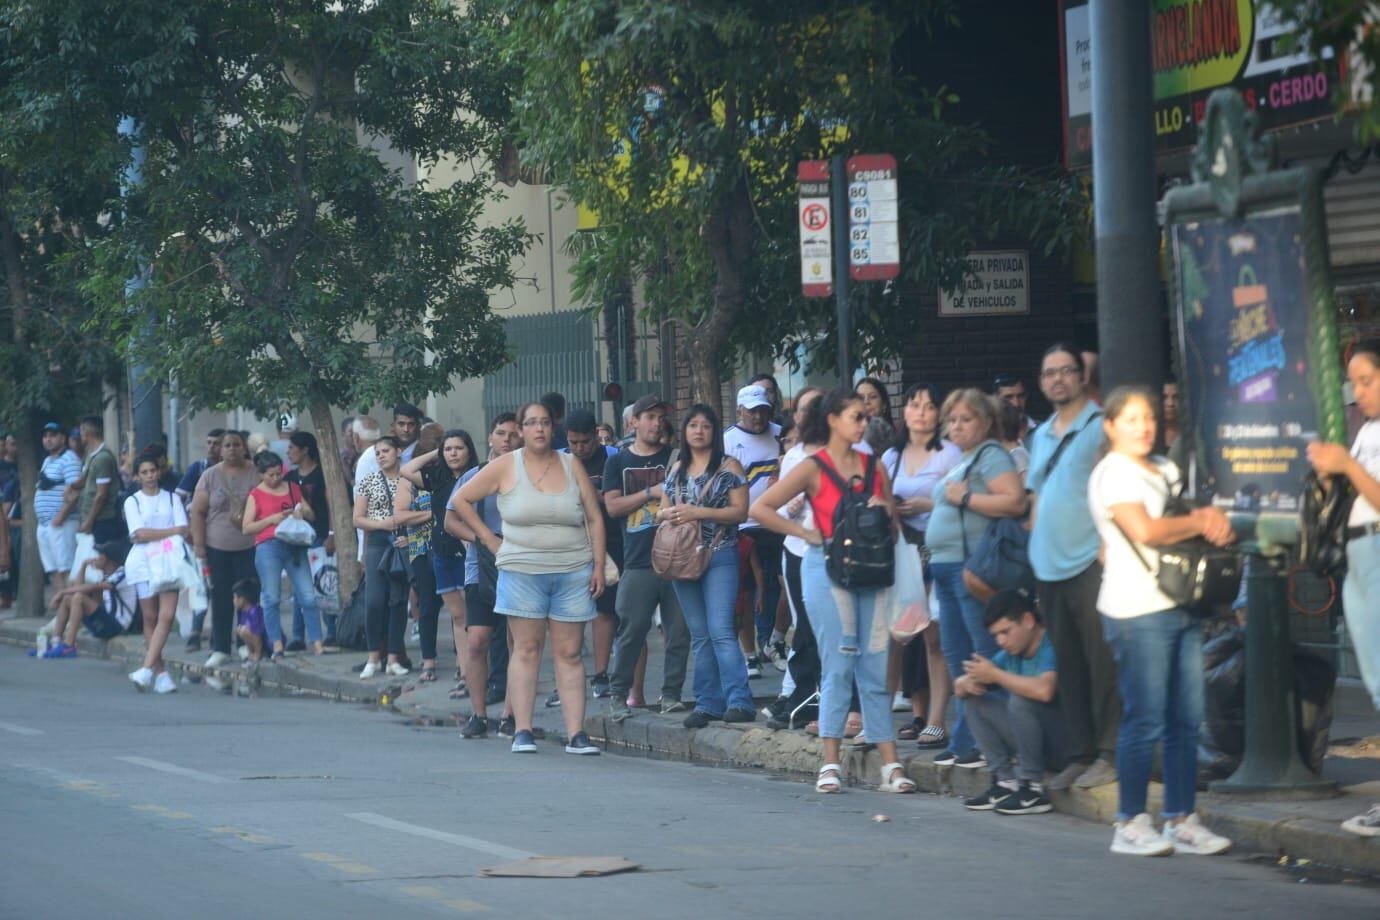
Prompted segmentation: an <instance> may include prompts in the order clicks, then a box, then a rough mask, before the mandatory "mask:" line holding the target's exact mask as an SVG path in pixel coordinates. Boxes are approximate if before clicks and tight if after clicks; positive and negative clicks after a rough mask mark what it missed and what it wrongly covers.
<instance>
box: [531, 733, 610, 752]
mask: <svg viewBox="0 0 1380 920" xmlns="http://www.w3.org/2000/svg"><path fill="white" fill-rule="evenodd" d="M514 743H516V741H515V742H514ZM565 752H566V753H567V754H585V755H591V754H593V755H596V756H597V755H598V753H599V748H597V747H595V745H594V742H593V741H590V740H589V735H586V734H585V733H584V732H576V733H575V735H574V737H572V738H571V739H570V740H569V741H567V742H566V743H565Z"/></svg>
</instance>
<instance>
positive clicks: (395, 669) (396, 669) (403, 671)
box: [361, 661, 412, 677]
mask: <svg viewBox="0 0 1380 920" xmlns="http://www.w3.org/2000/svg"><path fill="white" fill-rule="evenodd" d="M388 673H389V674H392V675H393V676H394V677H404V676H406V675H408V674H411V673H412V672H411V671H409V670H408V669H407V668H405V667H403V666H402V665H401V664H399V663H398V662H396V661H395V662H393V663H392V664H390V665H389V666H388ZM361 676H363V672H361Z"/></svg>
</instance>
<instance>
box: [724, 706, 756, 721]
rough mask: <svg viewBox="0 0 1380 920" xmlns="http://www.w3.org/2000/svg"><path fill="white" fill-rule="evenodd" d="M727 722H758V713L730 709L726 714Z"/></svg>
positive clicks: (725, 719)
mask: <svg viewBox="0 0 1380 920" xmlns="http://www.w3.org/2000/svg"><path fill="white" fill-rule="evenodd" d="M724 721H725V722H756V721H757V711H756V710H753V709H737V708H734V709H730V710H729V711H728V712H726V713H724Z"/></svg>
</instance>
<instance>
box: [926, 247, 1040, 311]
mask: <svg viewBox="0 0 1380 920" xmlns="http://www.w3.org/2000/svg"><path fill="white" fill-rule="evenodd" d="M966 261H967V272H966V275H965V277H964V279H963V284H962V286H961V287H959V288H957V289H956V290H952V291H946V290H944V289H943V288H941V289H940V290H939V315H940V316H1008V315H1009V316H1018V315H1022V314H1025V313H1029V312H1030V253H1029V252H1027V251H1026V250H1024V249H1005V250H988V251H983V252H970V253H968V256H967V259H966Z"/></svg>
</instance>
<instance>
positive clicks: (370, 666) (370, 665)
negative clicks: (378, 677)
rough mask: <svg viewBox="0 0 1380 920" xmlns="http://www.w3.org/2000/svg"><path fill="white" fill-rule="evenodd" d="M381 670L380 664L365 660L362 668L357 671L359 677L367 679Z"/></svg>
mask: <svg viewBox="0 0 1380 920" xmlns="http://www.w3.org/2000/svg"><path fill="white" fill-rule="evenodd" d="M382 670H383V668H382V666H380V665H379V663H378V662H377V661H366V662H365V663H364V670H363V671H360V672H359V679H360V680H368V679H369V678H371V677H373V676H374V675H375V674H377V673H378V672H379V671H382Z"/></svg>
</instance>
